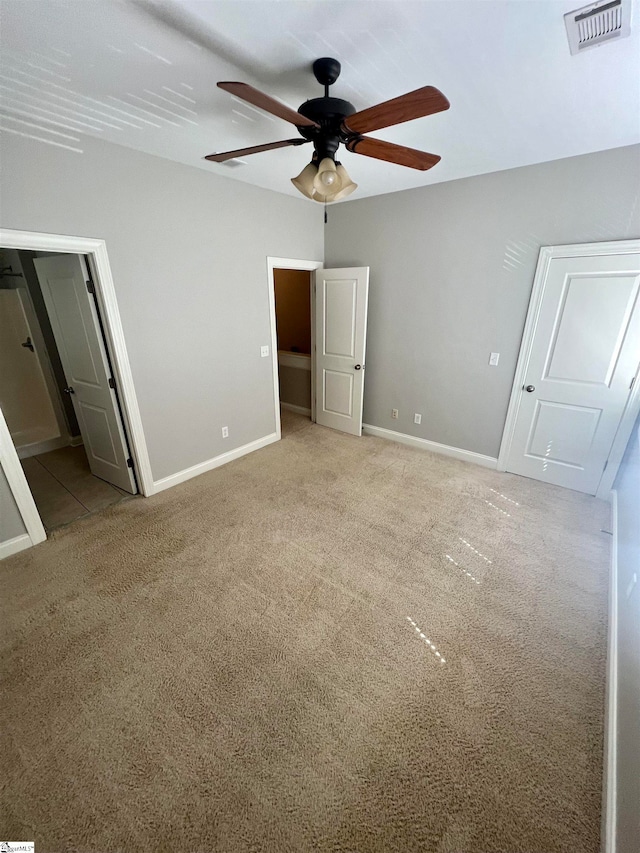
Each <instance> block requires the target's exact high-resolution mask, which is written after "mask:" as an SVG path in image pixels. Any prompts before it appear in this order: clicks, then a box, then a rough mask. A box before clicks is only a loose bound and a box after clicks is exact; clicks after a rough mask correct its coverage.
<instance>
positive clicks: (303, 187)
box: [291, 162, 318, 198]
mask: <svg viewBox="0 0 640 853" xmlns="http://www.w3.org/2000/svg"><path fill="white" fill-rule="evenodd" d="M317 174H318V167H317V165H316V164H315V163H313V162H311V163H307V165H306V166H305V167H304V169H303V170H302V171H301V172H300V174H299V175H298V176H297V177H295V178H291V183H292V184H293V185H294V187H295V188H296V189H297V190H298V192H301V193H302V195H304V196H306V197H307V198H313V194H314V192H315V183H314V179H315V177H316V175H317Z"/></svg>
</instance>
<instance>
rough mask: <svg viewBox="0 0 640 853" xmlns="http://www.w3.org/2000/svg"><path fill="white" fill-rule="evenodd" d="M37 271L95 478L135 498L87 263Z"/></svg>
mask: <svg viewBox="0 0 640 853" xmlns="http://www.w3.org/2000/svg"><path fill="white" fill-rule="evenodd" d="M33 263H34V265H35V268H36V271H37V273H38V280H39V281H40V287H41V288H42V295H43V296H44V301H45V303H46V306H47V312H48V314H49V319H50V320H51V328H52V329H53V334H54V337H55V339H56V344H57V345H58V350H59V352H60V360H61V361H62V366H63V368H64V372H65V377H66V379H67V384H68V392H69V394H70V396H71V400H72V401H73V408H74V410H75V413H76V417H77V418H78V423H79V424H80V432H81V433H82V438H83V441H84V447H85V450H86V452H87V458H88V460H89V467H90V468H91V473H92V474H95V476H96V477H100V478H101V479H103V480H107V482H109V483H113V484H114V485H115V486H119V487H120V488H121V489H124V490H125V491H127V492H130V493H131V494H135V493H136V487H135V480H134V478H133V472H132V470H131V468H130V467H129V466H128V464H127V460H128V457H129V453H128V450H127V442H126V439H125V435H124V430H123V427H122V421H121V419H120V412H119V410H118V403H117V400H116V392H115V390H114V388H113V387H111V385H110V382H109V380H110V379H111V384H113V379H112V376H111V370H110V367H109V362H108V359H107V353H106V351H105V348H104V341H103V340H102V335H101V334H100V332H99V320H98V315H97V312H96V306H95V302H94V299H93V296H92V295H91V294H90V293H89V292H88V288H87V275H86V273H85V268H84V262H83V260H81V259H80V258H79V257H78V256H77V255H57V256H55V257H49V258H36V259H34V262H33Z"/></svg>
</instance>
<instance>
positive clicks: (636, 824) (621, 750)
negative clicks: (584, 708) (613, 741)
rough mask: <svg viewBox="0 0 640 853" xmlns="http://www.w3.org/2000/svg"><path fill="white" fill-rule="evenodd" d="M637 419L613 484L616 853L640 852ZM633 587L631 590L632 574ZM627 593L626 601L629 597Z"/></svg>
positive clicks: (639, 442) (639, 459)
mask: <svg viewBox="0 0 640 853" xmlns="http://www.w3.org/2000/svg"><path fill="white" fill-rule="evenodd" d="M639 432H640V418H638V421H637V423H636V425H635V427H634V430H633V433H632V435H631V439H630V441H629V446H628V447H627V451H626V453H625V456H624V459H623V461H622V465H621V466H620V470H619V472H618V476H617V478H616V482H615V486H614V487H615V489H616V490H617V492H618V524H617V540H618V720H617V723H618V750H617V777H618V778H617V798H618V814H617V821H616V840H617V847H616V850H617V851H618V853H635V851H637V850H640V435H639ZM634 574H635V575H636V577H637V582H636V584H635V586H633V587H632V586H631V585H632V579H633V575H634ZM628 590H631V592H630V595H629V597H628V598H627V592H628Z"/></svg>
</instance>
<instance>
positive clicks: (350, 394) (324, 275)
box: [315, 267, 369, 435]
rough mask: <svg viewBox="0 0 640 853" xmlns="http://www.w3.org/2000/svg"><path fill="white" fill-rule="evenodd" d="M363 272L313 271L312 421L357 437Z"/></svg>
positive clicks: (363, 330)
mask: <svg viewBox="0 0 640 853" xmlns="http://www.w3.org/2000/svg"><path fill="white" fill-rule="evenodd" d="M368 297H369V267H351V268H345V269H335V270H325V269H321V270H317V271H316V297H315V309H316V310H315V322H316V338H315V345H316V422H317V423H319V424H321V425H322V426H327V427H331V428H332V429H338V430H341V431H342V432H348V433H350V434H351V435H362V400H363V393H364V372H365V371H364V366H365V365H364V356H365V343H366V331H367V302H368Z"/></svg>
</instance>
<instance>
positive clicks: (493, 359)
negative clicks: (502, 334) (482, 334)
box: [489, 352, 500, 367]
mask: <svg viewBox="0 0 640 853" xmlns="http://www.w3.org/2000/svg"><path fill="white" fill-rule="evenodd" d="M499 361H500V353H499V352H492V353H491V355H490V356H489V364H490V365H491V367H497V366H498V362H499Z"/></svg>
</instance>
